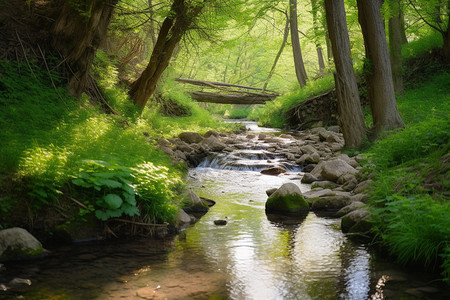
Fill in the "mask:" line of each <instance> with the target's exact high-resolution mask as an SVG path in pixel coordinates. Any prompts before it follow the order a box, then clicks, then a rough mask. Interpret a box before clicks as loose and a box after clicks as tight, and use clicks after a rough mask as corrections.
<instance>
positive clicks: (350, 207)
mask: <svg viewBox="0 0 450 300" xmlns="http://www.w3.org/2000/svg"><path fill="white" fill-rule="evenodd" d="M350 201H351V198H350ZM364 206H365V204H364V203H362V202H359V201H354V202H352V203H350V204H349V205H347V206H345V207H343V208H341V209H340V210H339V211H338V212H337V213H336V216H338V217H343V216H345V215H346V214H348V213H350V212H352V211H354V210H357V209H358V208H361V207H364Z"/></svg>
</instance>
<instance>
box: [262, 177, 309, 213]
mask: <svg viewBox="0 0 450 300" xmlns="http://www.w3.org/2000/svg"><path fill="white" fill-rule="evenodd" d="M308 209H309V204H308V203H307V202H306V201H305V199H304V197H303V196H302V192H301V191H300V188H299V187H298V186H297V185H296V184H295V183H292V182H288V183H285V184H283V185H282V186H281V187H280V188H279V189H277V190H276V191H275V192H274V193H273V194H271V195H270V197H269V198H268V199H267V202H266V211H267V212H278V213H293V212H301V211H307V210H308Z"/></svg>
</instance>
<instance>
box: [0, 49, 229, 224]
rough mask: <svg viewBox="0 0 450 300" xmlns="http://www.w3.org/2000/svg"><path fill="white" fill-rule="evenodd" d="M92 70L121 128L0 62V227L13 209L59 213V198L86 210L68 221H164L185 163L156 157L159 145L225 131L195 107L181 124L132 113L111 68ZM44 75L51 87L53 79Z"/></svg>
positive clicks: (36, 74)
mask: <svg viewBox="0 0 450 300" xmlns="http://www.w3.org/2000/svg"><path fill="white" fill-rule="evenodd" d="M100 59H103V60H105V59H106V58H104V57H103V58H102V57H100ZM95 72H97V73H98V74H103V75H102V76H100V78H99V82H100V84H101V87H102V89H104V92H105V96H106V98H107V100H108V101H109V103H110V104H111V105H113V106H114V108H115V110H116V111H118V112H119V114H121V115H122V117H124V118H125V119H127V121H128V124H129V125H126V124H125V123H124V121H123V119H122V117H119V116H116V115H111V114H105V113H102V112H101V111H100V108H99V107H95V106H92V105H91V104H90V103H89V101H88V99H87V97H83V98H82V99H80V100H78V99H74V98H72V97H71V96H69V95H68V94H67V93H66V92H65V90H64V88H59V89H58V92H56V91H55V89H54V88H53V87H52V85H51V82H50V78H49V75H48V74H47V72H45V71H42V70H41V69H40V68H39V67H37V66H35V65H32V72H31V71H30V69H29V67H28V66H27V65H26V64H17V63H13V62H8V61H1V62H0V74H1V77H0V106H1V107H2V109H1V110H0V127H1V130H0V139H1V140H2V143H5V144H6V147H0V179H1V181H0V184H1V185H2V187H3V189H2V192H0V200H1V201H2V205H1V209H0V219H1V220H3V221H2V223H1V224H0V227H6V226H11V225H17V224H12V223H13V222H16V219H15V218H13V217H12V215H11V214H10V213H11V211H14V210H15V209H17V208H18V207H29V208H30V212H31V215H33V216H37V215H39V214H41V213H43V212H44V211H45V210H46V208H48V207H49V206H55V205H56V206H61V207H64V206H67V203H66V202H67V201H69V200H67V196H69V197H72V198H74V197H75V198H76V199H78V200H79V202H81V203H83V204H84V205H85V206H86V208H87V209H80V210H79V212H78V213H76V214H75V215H72V216H71V218H75V219H77V218H78V219H83V218H84V217H85V216H86V214H95V215H96V216H97V217H98V218H99V219H101V220H106V219H108V218H111V217H119V216H122V215H128V216H139V218H141V220H144V221H146V222H165V221H170V220H171V219H172V218H173V216H174V214H175V213H176V210H177V208H176V206H177V205H178V203H179V202H180V201H181V199H179V197H178V194H181V193H180V191H181V190H182V189H183V185H182V178H183V176H184V172H185V166H181V165H174V164H173V163H172V162H171V160H170V158H169V157H168V156H167V155H166V154H164V153H163V152H161V151H159V150H158V149H157V142H156V141H157V139H159V138H161V137H167V138H169V137H174V136H177V135H178V134H179V133H181V132H182V131H198V132H200V133H204V132H206V131H207V130H209V129H216V130H225V131H230V130H233V125H231V126H230V125H224V124H222V123H220V122H217V120H216V119H215V118H213V117H212V116H211V115H210V114H209V113H208V112H207V111H205V110H204V109H201V108H200V107H198V106H197V105H196V104H195V103H194V104H192V103H190V104H189V105H190V106H189V109H190V110H191V114H190V116H186V117H178V118H175V117H167V116H164V115H162V114H160V113H159V112H158V109H157V108H158V106H157V105H153V106H150V107H148V108H146V109H145V110H144V111H143V113H142V114H140V112H139V110H138V109H137V108H136V107H135V106H134V105H133V104H132V102H131V101H130V100H129V99H128V96H127V94H126V92H125V89H124V88H123V87H120V85H119V84H118V82H117V81H115V80H114V74H115V70H114V68H113V67H111V65H110V64H108V63H103V64H100V63H97V66H96V70H95ZM95 72H94V73H95ZM98 74H97V75H98ZM52 77H53V79H54V80H55V81H56V82H57V84H59V83H58V75H57V74H52ZM166 93H167V94H168V95H169V96H170V97H172V99H178V101H180V102H181V101H185V102H186V101H187V100H186V99H183V97H185V96H184V95H182V94H179V93H178V94H177V93H176V92H174V91H170V90H169V91H166ZM76 183H77V184H76ZM30 218H31V217H30ZM6 220H9V224H8V223H7V221H6Z"/></svg>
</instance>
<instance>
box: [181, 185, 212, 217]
mask: <svg viewBox="0 0 450 300" xmlns="http://www.w3.org/2000/svg"><path fill="white" fill-rule="evenodd" d="M183 210H184V211H185V212H187V213H191V212H192V213H205V212H207V211H208V210H209V207H208V204H207V203H206V201H203V200H202V199H200V197H199V196H198V195H197V194H196V193H195V192H194V191H193V190H192V189H189V191H188V195H187V201H186V203H185V205H184V207H183Z"/></svg>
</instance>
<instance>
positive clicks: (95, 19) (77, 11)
mask: <svg viewBox="0 0 450 300" xmlns="http://www.w3.org/2000/svg"><path fill="white" fill-rule="evenodd" d="M117 2H118V0H93V1H87V0H83V1H77V5H76V8H75V5H74V4H73V2H72V1H70V0H61V1H60V3H61V10H60V11H61V12H60V14H59V15H58V18H57V19H56V21H55V23H54V26H53V28H52V32H53V42H52V43H53V47H54V48H55V49H58V50H59V51H60V52H61V53H62V54H63V55H64V57H65V58H66V61H67V63H68V65H69V66H70V69H71V72H72V74H71V76H70V79H69V85H68V90H69V92H70V94H72V95H73V96H75V97H81V94H82V93H83V92H84V90H85V89H86V84H87V78H88V75H89V70H90V68H91V65H92V62H93V60H94V56H95V52H96V51H97V49H98V47H99V46H100V43H101V42H102V41H103V39H104V38H105V37H106V31H107V29H108V25H109V23H110V21H111V17H112V13H113V11H114V6H115V5H116V3H117Z"/></svg>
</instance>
